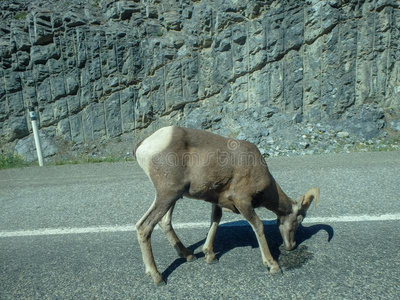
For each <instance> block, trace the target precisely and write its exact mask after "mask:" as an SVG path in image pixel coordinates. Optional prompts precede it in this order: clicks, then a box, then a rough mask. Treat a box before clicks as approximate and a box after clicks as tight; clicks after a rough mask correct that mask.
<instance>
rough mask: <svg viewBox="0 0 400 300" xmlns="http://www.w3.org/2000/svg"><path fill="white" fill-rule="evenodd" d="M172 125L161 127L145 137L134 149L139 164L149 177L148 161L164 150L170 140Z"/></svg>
mask: <svg viewBox="0 0 400 300" xmlns="http://www.w3.org/2000/svg"><path fill="white" fill-rule="evenodd" d="M173 130H174V126H168V127H163V128H160V129H159V130H157V131H156V132H154V133H153V134H152V135H151V136H149V137H148V138H147V139H145V140H144V141H143V142H142V144H141V145H140V146H139V147H138V148H137V149H136V158H137V161H138V164H139V166H141V167H142V169H143V170H144V171H145V172H146V174H147V176H149V177H150V175H149V174H150V172H149V168H150V162H151V160H152V159H154V157H156V155H157V154H159V153H161V152H162V151H163V150H165V149H166V148H167V147H168V146H169V144H170V143H171V141H172V132H173Z"/></svg>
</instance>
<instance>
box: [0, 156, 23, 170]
mask: <svg viewBox="0 0 400 300" xmlns="http://www.w3.org/2000/svg"><path fill="white" fill-rule="evenodd" d="M27 165H28V163H27V162H26V161H25V160H24V159H23V157H22V156H20V155H17V154H15V153H1V154H0V169H10V168H21V167H24V166H27Z"/></svg>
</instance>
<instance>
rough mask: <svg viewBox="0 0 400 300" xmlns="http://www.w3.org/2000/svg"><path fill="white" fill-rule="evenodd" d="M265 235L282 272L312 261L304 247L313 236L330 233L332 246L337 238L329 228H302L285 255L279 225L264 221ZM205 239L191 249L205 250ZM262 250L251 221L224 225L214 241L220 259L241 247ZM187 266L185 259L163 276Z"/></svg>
mask: <svg viewBox="0 0 400 300" xmlns="http://www.w3.org/2000/svg"><path fill="white" fill-rule="evenodd" d="M263 223H264V231H265V236H266V239H267V242H268V246H269V249H270V251H271V254H272V256H273V257H274V259H275V260H277V261H278V262H279V265H280V266H281V268H282V269H283V270H284V271H285V270H290V269H297V268H300V267H301V266H302V265H304V264H305V263H306V262H307V261H309V260H310V259H312V257H313V254H312V253H311V252H309V251H308V248H307V246H305V245H302V243H303V242H304V241H306V240H308V239H310V238H311V237H312V236H313V235H315V234H316V233H318V232H319V231H321V230H324V231H326V232H327V233H328V242H330V241H331V239H332V238H333V236H334V230H333V228H332V227H331V226H329V225H325V224H316V225H311V226H308V227H305V226H303V225H300V227H299V228H298V230H297V234H296V242H297V247H296V249H294V250H293V251H290V252H289V251H284V250H283V251H281V249H283V248H282V247H283V245H282V243H283V241H282V237H281V234H280V232H279V228H278V226H277V224H276V221H264V222H263ZM204 242H205V239H202V240H200V241H198V242H196V243H194V244H192V245H190V246H189V247H188V249H190V250H191V251H193V252H196V249H197V248H199V247H200V246H202V245H203V244H204ZM249 246H251V247H252V248H258V242H257V238H256V236H255V234H254V232H253V229H252V228H251V226H250V225H249V223H248V222H247V221H235V222H229V223H225V224H221V225H220V226H219V227H218V231H217V234H216V237H215V240H214V252H215V254H216V258H217V259H220V258H221V257H222V256H223V255H224V254H225V253H227V252H229V251H231V250H232V249H234V248H237V247H249ZM195 255H196V258H198V259H199V258H202V257H204V254H203V252H201V248H200V251H199V252H198V253H196V254H195ZM184 263H186V259H185V258H178V259H176V260H175V261H174V262H172V264H171V265H169V266H168V268H167V269H166V270H165V271H164V272H163V274H162V275H163V277H164V279H165V280H166V279H167V278H168V277H169V275H171V274H172V273H173V272H174V271H175V270H176V269H177V268H178V267H179V266H180V265H182V264H184Z"/></svg>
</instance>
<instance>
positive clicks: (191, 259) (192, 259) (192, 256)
mask: <svg viewBox="0 0 400 300" xmlns="http://www.w3.org/2000/svg"><path fill="white" fill-rule="evenodd" d="M196 259H197V257H196V255H194V254H190V255H188V256H187V257H186V261H187V262H191V261H195V260H196Z"/></svg>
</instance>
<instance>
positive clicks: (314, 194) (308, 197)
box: [297, 187, 319, 211]
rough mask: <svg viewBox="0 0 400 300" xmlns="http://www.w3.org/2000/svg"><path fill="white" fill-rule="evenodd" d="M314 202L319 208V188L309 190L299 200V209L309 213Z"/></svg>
mask: <svg viewBox="0 0 400 300" xmlns="http://www.w3.org/2000/svg"><path fill="white" fill-rule="evenodd" d="M313 200H315V201H314V205H315V206H317V204H318V200H319V188H315V187H314V188H311V189H309V190H308V191H307V192H306V193H305V194H304V195H303V196H301V197H300V198H299V200H297V205H298V207H299V209H301V210H303V211H307V210H308V208H309V207H310V205H311V202H313Z"/></svg>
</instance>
